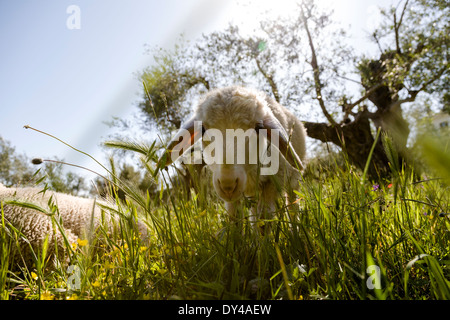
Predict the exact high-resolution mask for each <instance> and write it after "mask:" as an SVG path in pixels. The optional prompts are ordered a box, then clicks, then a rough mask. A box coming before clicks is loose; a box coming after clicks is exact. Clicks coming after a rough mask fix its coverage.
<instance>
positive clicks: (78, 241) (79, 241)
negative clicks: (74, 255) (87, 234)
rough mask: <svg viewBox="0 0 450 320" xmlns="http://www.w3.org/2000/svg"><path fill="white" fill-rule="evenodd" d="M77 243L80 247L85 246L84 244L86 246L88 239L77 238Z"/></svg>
mask: <svg viewBox="0 0 450 320" xmlns="http://www.w3.org/2000/svg"><path fill="white" fill-rule="evenodd" d="M77 243H78V245H79V246H80V247H83V246H85V245H87V244H88V241H87V240H81V239H77Z"/></svg>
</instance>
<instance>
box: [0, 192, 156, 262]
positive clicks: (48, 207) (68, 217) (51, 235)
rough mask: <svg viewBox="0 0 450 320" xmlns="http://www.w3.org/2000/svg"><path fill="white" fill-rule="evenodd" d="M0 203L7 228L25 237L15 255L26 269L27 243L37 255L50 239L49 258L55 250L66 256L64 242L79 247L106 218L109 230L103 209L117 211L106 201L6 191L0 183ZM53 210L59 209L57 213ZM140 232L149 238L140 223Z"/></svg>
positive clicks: (47, 193)
mask: <svg viewBox="0 0 450 320" xmlns="http://www.w3.org/2000/svg"><path fill="white" fill-rule="evenodd" d="M0 202H1V203H2V212H3V219H4V221H5V223H6V226H9V225H10V226H12V227H14V228H15V229H17V230H18V231H20V233H21V235H22V236H23V237H22V236H20V237H19V243H18V244H19V249H20V254H19V255H17V254H16V255H15V260H14V262H17V263H18V262H20V261H23V262H24V263H25V265H30V264H31V263H32V262H33V256H32V251H31V250H30V247H29V245H28V244H27V243H29V244H30V245H31V248H32V249H33V251H34V252H39V251H40V250H41V249H42V248H43V243H44V240H45V238H46V237H48V246H47V248H48V251H47V254H48V256H50V255H54V254H55V253H56V252H55V251H56V250H57V251H58V254H62V255H64V254H66V253H67V251H66V248H67V245H66V243H65V241H67V242H68V244H69V245H72V246H75V245H77V243H78V240H79V239H80V240H81V239H86V238H87V237H88V236H89V232H90V231H91V230H96V229H97V228H98V227H99V226H100V224H101V223H102V220H103V218H104V220H103V221H104V222H105V224H106V225H107V226H108V227H111V226H112V223H111V222H112V220H111V219H113V218H112V216H111V215H109V214H108V213H107V212H106V211H109V210H105V212H103V213H104V214H102V208H101V206H104V207H108V208H112V210H116V209H114V206H113V205H112V204H109V203H107V202H104V201H98V200H95V199H88V198H81V197H75V196H71V195H68V194H64V193H60V192H52V191H50V190H45V191H44V190H42V189H41V188H36V187H18V188H14V187H11V188H7V187H5V186H4V185H2V184H1V183H0ZM52 208H54V209H56V208H57V210H56V212H55V210H52ZM52 212H53V213H54V214H55V215H56V216H55V220H56V219H57V220H58V221H60V223H61V227H62V228H63V231H64V235H65V237H66V240H65V239H64V235H63V234H62V233H61V231H60V229H59V227H58V226H57V225H56V224H55V222H54V221H52V218H51V216H50V215H49V214H52ZM47 213H48V214H47ZM0 216H1V215H0ZM137 229H138V231H139V232H140V233H141V235H142V239H145V237H147V229H146V227H145V225H144V224H143V223H142V222H140V221H138V222H137ZM10 233H11V232H10ZM12 243H13V244H14V243H15V241H14V240H13V241H12ZM55 247H56V248H55ZM14 248H16V247H15V246H14ZM16 249H17V248H16Z"/></svg>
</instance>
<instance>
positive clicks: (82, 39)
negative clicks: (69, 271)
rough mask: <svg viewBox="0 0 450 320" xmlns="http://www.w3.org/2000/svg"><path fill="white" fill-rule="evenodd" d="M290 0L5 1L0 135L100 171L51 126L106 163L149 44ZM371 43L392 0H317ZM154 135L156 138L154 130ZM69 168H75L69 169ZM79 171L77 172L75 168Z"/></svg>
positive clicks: (285, 8) (0, 15) (163, 43)
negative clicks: (115, 120)
mask: <svg viewBox="0 0 450 320" xmlns="http://www.w3.org/2000/svg"><path fill="white" fill-rule="evenodd" d="M293 2H295V1H294V0H278V1H269V0H258V1H253V4H249V5H246V6H243V5H242V3H243V0H164V1H161V0H128V1H126V2H125V1H120V0H40V1H36V0H14V1H13V0H0V45H1V50H0V136H1V137H3V138H4V139H5V140H8V141H9V142H10V143H11V145H12V146H14V147H15V149H16V152H18V153H20V154H25V155H26V156H27V157H29V158H44V159H54V158H58V159H64V160H65V161H66V162H70V163H74V164H77V165H82V166H87V167H89V168H90V169H92V170H101V169H100V168H99V167H98V166H97V165H96V164H95V163H94V162H93V161H92V160H90V159H89V158H87V157H86V156H84V155H82V154H79V153H77V152H75V151H73V150H71V149H70V148H69V147H67V146H66V145H64V144H62V143H60V142H58V141H56V140H54V139H52V138H50V137H48V136H46V135H43V134H40V133H38V132H35V131H32V130H26V129H24V128H23V127H24V125H29V126H31V127H34V128H36V129H38V130H42V131H45V132H47V133H49V134H52V135H54V136H56V137H58V138H59V139H62V140H64V141H66V142H67V143H69V144H71V145H72V146H74V147H76V148H78V149H80V150H82V151H84V152H87V153H89V154H91V155H92V156H93V157H95V158H96V159H97V160H99V161H100V162H102V163H104V164H106V163H107V161H106V157H105V153H104V150H103V149H102V148H101V147H100V145H101V143H102V141H104V140H105V139H106V138H107V137H108V135H110V134H111V133H112V130H113V129H111V128H110V127H108V126H107V125H106V124H105V122H108V121H111V120H112V117H128V116H130V115H131V114H133V113H135V112H136V111H137V107H136V105H137V101H138V100H139V99H140V94H141V92H140V85H141V84H140V82H139V80H138V78H137V76H136V73H137V72H139V71H141V70H143V69H144V68H145V67H147V66H149V65H151V63H152V58H151V56H150V55H149V54H148V53H146V48H155V47H163V48H167V49H170V48H172V47H173V46H174V44H175V43H176V41H177V39H179V36H180V34H184V36H185V38H187V39H190V40H195V39H196V38H198V37H200V36H201V35H202V34H207V33H210V32H213V31H217V30H222V29H224V28H226V27H227V26H228V24H229V23H230V22H233V23H237V24H240V25H241V30H243V31H244V32H245V31H247V32H250V31H251V30H252V28H254V27H256V26H257V22H258V18H259V17H260V14H259V13H258V12H260V11H261V10H264V9H268V10H270V11H271V12H273V14H274V15H275V14H276V15H280V14H281V15H283V13H286V12H289V11H290V10H292V3H293ZM317 2H318V5H319V6H323V7H326V8H332V9H334V10H335V19H336V20H338V21H340V22H341V23H342V25H343V26H350V25H351V28H350V34H352V35H353V37H354V38H353V39H354V41H355V44H360V45H365V44H364V43H367V41H366V40H367V33H368V31H369V30H370V28H372V27H373V26H374V25H376V23H377V22H378V21H379V15H378V13H377V10H376V8H377V7H378V6H386V5H389V4H391V2H392V0H364V1H362V0H340V1H331V0H317ZM155 138H156V137H155ZM70 170H71V171H76V170H74V169H72V168H70ZM76 172H77V171H76Z"/></svg>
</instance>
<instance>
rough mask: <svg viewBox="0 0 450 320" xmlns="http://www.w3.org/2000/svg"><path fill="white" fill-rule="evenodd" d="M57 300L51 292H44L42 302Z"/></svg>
mask: <svg viewBox="0 0 450 320" xmlns="http://www.w3.org/2000/svg"><path fill="white" fill-rule="evenodd" d="M54 298H55V296H54V295H53V294H52V293H50V292H48V291H44V292H43V293H42V294H41V298H40V299H41V300H53V299H54Z"/></svg>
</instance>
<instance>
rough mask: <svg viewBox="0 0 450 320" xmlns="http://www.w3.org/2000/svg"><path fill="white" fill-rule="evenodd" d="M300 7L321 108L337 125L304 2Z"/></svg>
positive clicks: (332, 123)
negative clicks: (325, 96)
mask: <svg viewBox="0 0 450 320" xmlns="http://www.w3.org/2000/svg"><path fill="white" fill-rule="evenodd" d="M300 8H301V14H302V20H303V25H304V27H305V31H306V35H307V36H308V42H309V47H310V49H311V67H312V68H313V72H314V87H315V89H316V95H317V100H318V101H319V105H320V108H321V109H322V112H323V114H324V115H325V117H326V118H327V120H328V122H330V124H331V125H333V126H336V125H337V123H336V121H334V119H333V117H332V116H331V115H330V113H329V112H328V110H327V108H326V107H325V102H324V100H323V98H322V83H321V82H320V69H319V64H318V62H317V56H316V49H315V48H314V42H313V40H312V36H311V33H310V31H309V27H308V22H307V18H306V16H305V11H304V8H303V4H302V5H301V6H300Z"/></svg>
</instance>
